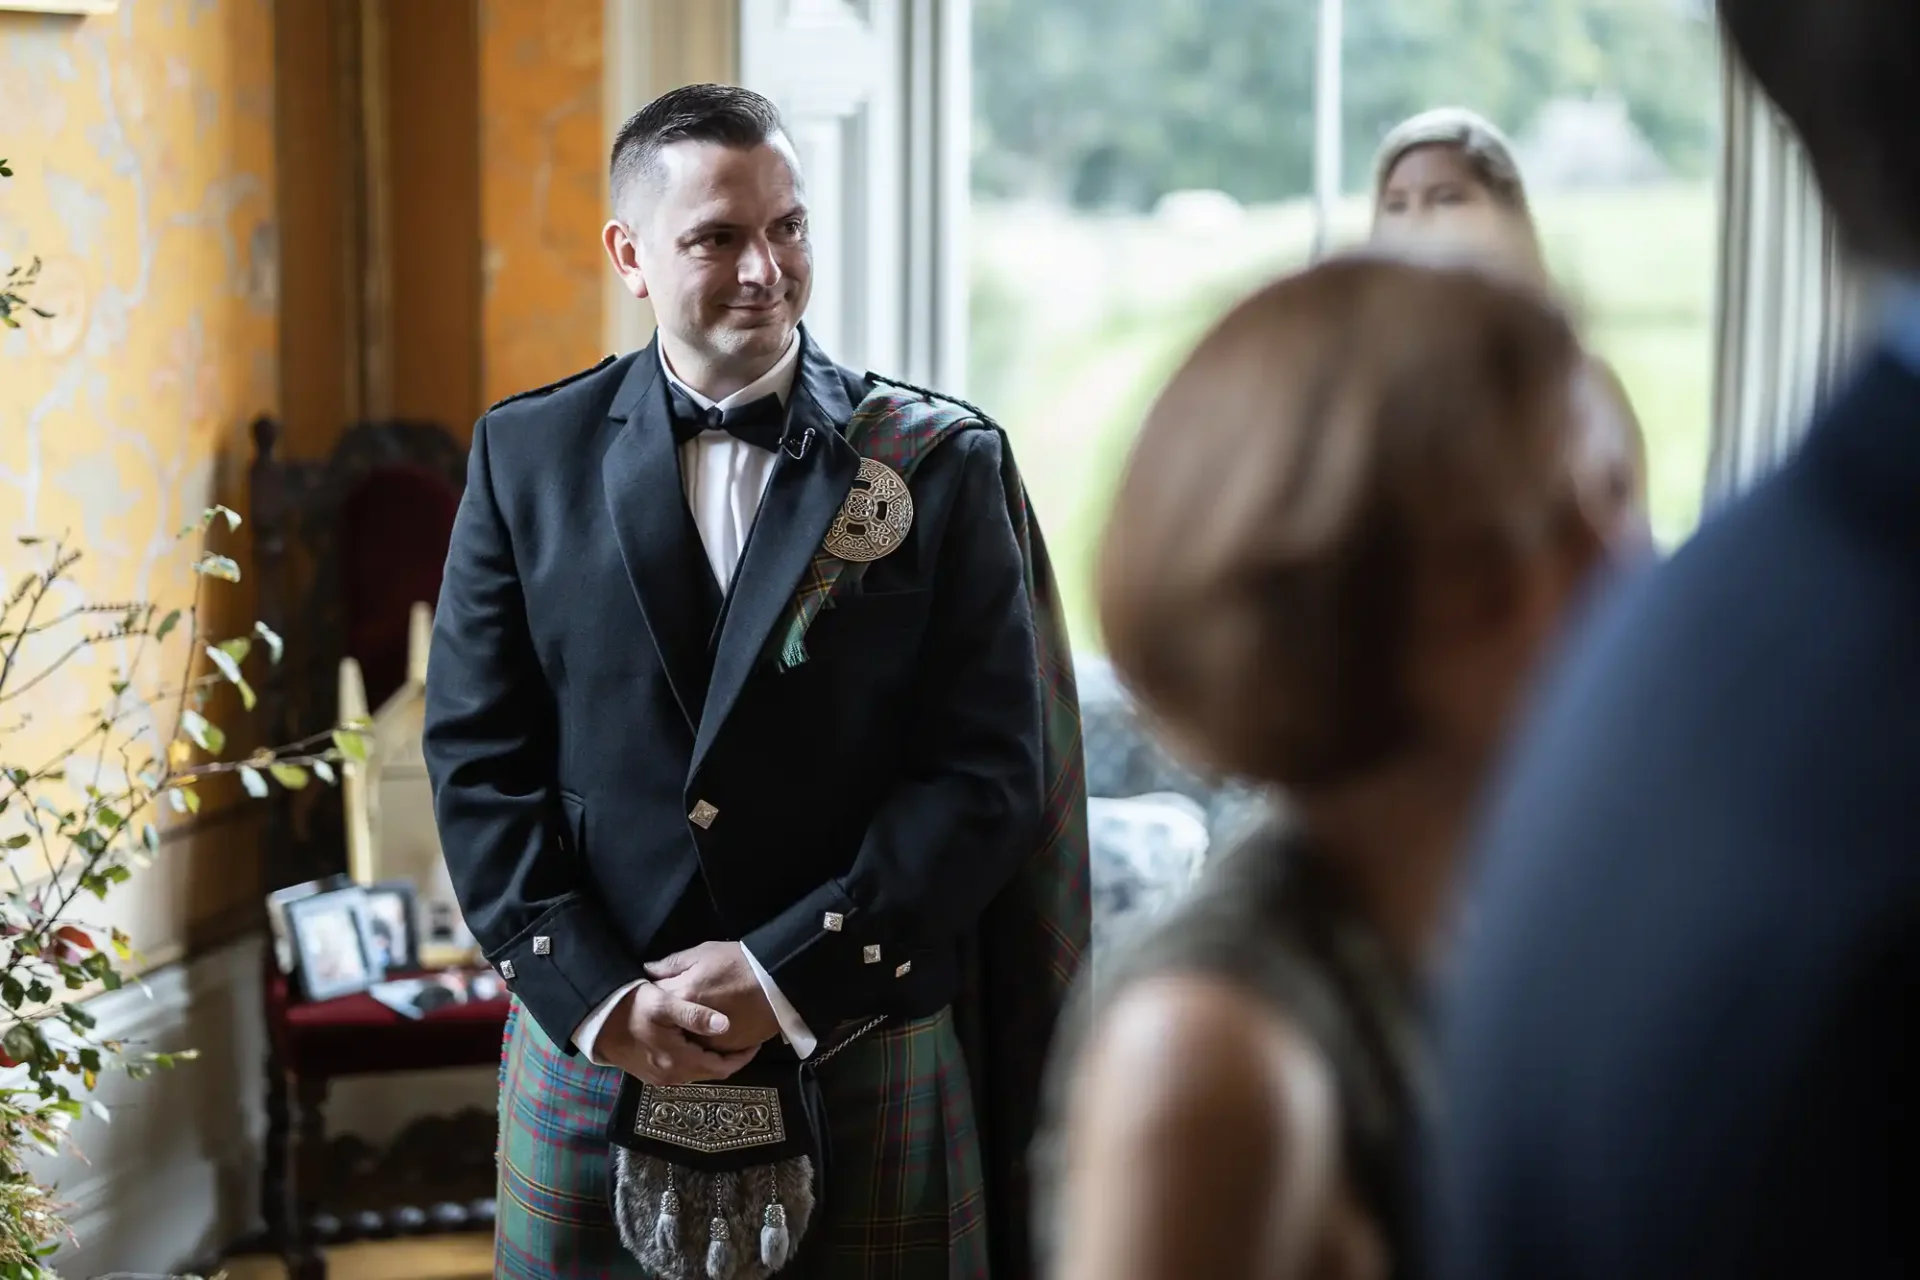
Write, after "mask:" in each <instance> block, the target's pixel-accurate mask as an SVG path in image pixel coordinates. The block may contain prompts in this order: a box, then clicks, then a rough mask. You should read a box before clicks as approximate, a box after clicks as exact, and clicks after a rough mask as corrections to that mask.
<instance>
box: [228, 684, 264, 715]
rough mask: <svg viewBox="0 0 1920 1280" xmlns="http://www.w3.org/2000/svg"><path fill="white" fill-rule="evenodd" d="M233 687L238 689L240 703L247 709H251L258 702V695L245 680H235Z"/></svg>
mask: <svg viewBox="0 0 1920 1280" xmlns="http://www.w3.org/2000/svg"><path fill="white" fill-rule="evenodd" d="M233 687H234V688H236V689H238V690H239V691H240V705H241V706H243V707H245V708H246V709H247V710H249V711H251V710H253V708H254V706H255V705H256V704H258V703H259V701H260V698H259V695H257V694H255V693H254V691H253V686H252V685H250V684H248V683H247V682H246V681H245V680H235V681H234V682H233Z"/></svg>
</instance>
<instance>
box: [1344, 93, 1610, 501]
mask: <svg viewBox="0 0 1920 1280" xmlns="http://www.w3.org/2000/svg"><path fill="white" fill-rule="evenodd" d="M1371 239H1372V242H1373V243H1374V244H1375V245H1377V246H1381V247H1385V248H1389V249H1399V250H1404V251H1408V252H1411V253H1413V254H1415V255H1419V256H1426V257H1428V258H1429V260H1447V259H1454V260H1457V261H1461V262H1465V263H1469V264H1472V265H1477V266H1480V267H1483V268H1486V269H1488V270H1492V271H1496V272H1498V273H1500V274H1502V275H1505V276H1507V277H1509V278H1510V279H1513V280H1515V281H1517V282H1520V283H1523V284H1526V285H1528V286H1531V287H1534V288H1538V289H1541V290H1544V291H1546V292H1548V293H1550V294H1552V293H1555V292H1557V289H1556V286H1555V284H1554V282H1553V276H1552V273H1551V272H1550V271H1549V270H1548V269H1547V259H1546V254H1545V252H1544V251H1543V250H1542V248H1541V244H1540V230H1539V226H1538V224H1537V223H1536V222H1535V221H1534V216H1533V206H1532V204H1531V203H1530V202H1529V201H1528V199H1527V187H1526V182H1525V181H1524V180H1523V179H1522V177H1521V176H1520V166H1519V163H1518V162H1517V161H1516V160H1515V159H1514V155H1513V147H1512V145H1511V144H1510V143H1509V142H1508V141H1507V138H1506V135H1504V134H1503V133H1501V132H1500V130H1499V129H1498V128H1496V127H1495V126H1494V125H1493V123H1492V122H1491V121H1489V120H1487V119H1486V118H1485V117H1483V116H1480V115H1478V114H1476V113H1475V112H1472V111H1469V110H1467V109H1466V108H1464V107H1438V108H1435V109H1434V110H1432V111H1423V112H1421V113H1420V114H1419V115H1416V116H1413V117H1411V118H1409V119H1407V120H1403V121H1401V122H1400V123H1399V124H1398V125H1395V126H1394V127H1393V128H1392V129H1390V130H1389V131H1388V132H1387V136H1386V137H1385V138H1384V139H1383V140H1382V141H1381V143H1380V149H1379V152H1378V154H1377V155H1376V156H1375V158H1374V182H1373V229H1372V234H1371ZM1580 394H1581V395H1583V396H1587V397H1590V398H1591V399H1592V402H1593V403H1592V405H1591V410H1592V412H1594V413H1596V414H1600V413H1606V414H1614V415H1617V418H1618V421H1617V423H1616V427H1617V430H1615V431H1612V432H1607V433H1604V443H1605V444H1606V445H1607V446H1608V447H1610V448H1612V449H1613V450H1614V454H1613V456H1612V457H1611V458H1610V459H1609V461H1608V464H1607V465H1608V466H1609V467H1610V468H1611V470H1610V472H1609V474H1610V475H1611V476H1612V477H1613V479H1612V483H1613V484H1615V485H1616V486H1619V487H1621V488H1622V489H1623V491H1624V492H1623V493H1622V494H1621V497H1622V499H1623V500H1624V499H1629V498H1630V499H1631V500H1632V502H1633V503H1634V504H1636V505H1637V504H1643V503H1644V502H1645V501H1646V483H1647V446H1646V437H1645V435H1644V433H1643V432H1642V430H1641V427H1640V420H1639V417H1638V416H1637V415H1636V414H1635V413H1634V411H1633V402H1632V400H1631V399H1630V398H1629V397H1628V395H1627V388H1626V385H1625V384H1624V383H1622V382H1621V381H1620V375H1619V374H1618V373H1616V372H1615V371H1614V369H1613V366H1611V365H1609V364H1608V363H1607V362H1606V361H1605V360H1602V359H1600V358H1599V357H1598V356H1595V355H1592V354H1589V355H1588V357H1587V359H1586V362H1585V368H1584V373H1583V376H1582V378H1581V389H1580Z"/></svg>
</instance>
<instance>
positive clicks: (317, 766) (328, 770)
mask: <svg viewBox="0 0 1920 1280" xmlns="http://www.w3.org/2000/svg"><path fill="white" fill-rule="evenodd" d="M313 773H314V776H315V777H317V778H319V779H320V781H322V782H324V783H326V784H327V785H328V786H332V785H333V784H334V782H335V778H334V774H333V766H332V765H330V764H328V763H327V762H326V761H325V760H315V761H314V762H313Z"/></svg>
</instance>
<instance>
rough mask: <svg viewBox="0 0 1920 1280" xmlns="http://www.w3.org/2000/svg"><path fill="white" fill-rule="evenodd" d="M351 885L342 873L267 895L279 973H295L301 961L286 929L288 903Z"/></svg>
mask: <svg viewBox="0 0 1920 1280" xmlns="http://www.w3.org/2000/svg"><path fill="white" fill-rule="evenodd" d="M352 883H353V881H352V880H351V879H350V878H348V877H347V875H346V874H345V873H339V874H335V875H330V876H322V877H321V878H320V879H318V880H308V881H306V882H305V883H303V884H293V885H288V886H287V887H286V888H284V889H275V890H274V891H273V892H272V893H270V894H268V895H267V934H268V936H269V937H271V938H272V939H273V958H274V961H275V962H276V963H277V964H278V965H279V966H280V972H282V973H292V972H293V970H294V967H295V964H296V961H297V959H298V957H297V956H296V955H295V954H294V949H293V935H292V933H290V932H289V931H288V930H287V904H289V903H293V902H298V901H300V899H302V898H311V897H313V896H314V895H315V894H317V893H325V892H327V891H328V890H330V889H343V888H345V887H346V886H348V885H350V884H352Z"/></svg>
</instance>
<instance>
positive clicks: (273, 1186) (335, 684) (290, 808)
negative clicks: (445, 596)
mask: <svg viewBox="0 0 1920 1280" xmlns="http://www.w3.org/2000/svg"><path fill="white" fill-rule="evenodd" d="M253 437H254V459H253V463H252V469H251V475H250V483H251V491H252V492H251V497H252V508H253V510H252V517H251V521H250V523H251V525H252V528H253V551H254V572H253V577H254V581H255V583H256V584H257V587H258V593H259V598H258V606H257V608H258V616H259V618H260V620H261V621H262V622H264V623H265V624H266V625H267V626H269V627H272V628H273V629H274V630H275V631H276V632H278V633H279V634H280V635H281V636H283V637H285V639H286V642H287V643H286V658H285V661H284V662H283V663H281V664H280V665H279V666H277V667H275V668H273V669H272V671H271V673H270V674H269V675H268V676H267V678H266V680H265V682H264V684H263V685H262V687H261V688H260V690H259V694H260V701H259V706H258V708H257V710H256V715H257V717H258V722H259V724H260V726H261V731H262V734H263V737H264V740H266V741H270V742H291V741H296V740H298V739H300V738H302V737H305V736H307V735H310V734H313V733H317V732H322V731H324V730H326V729H327V728H328V727H330V726H332V725H334V724H336V723H338V716H339V711H340V709H339V707H338V705H337V698H338V690H339V684H340V676H339V673H340V665H341V659H343V658H345V657H348V656H351V657H353V658H354V659H355V660H357V662H358V663H359V665H360V668H361V671H362V672H363V674H364V680H365V687H366V694H367V696H368V698H370V699H371V700H372V703H373V705H375V706H378V705H379V704H380V703H381V701H382V700H384V699H385V698H386V697H387V696H388V694H390V693H391V692H392V691H393V690H394V689H395V688H397V687H398V686H399V685H400V683H401V682H402V680H404V679H405V678H406V674H407V642H408V631H409V615H410V613H411V611H412V606H413V604H414V602H415V601H418V600H428V601H431V600H434V599H436V598H437V597H438V595H439V589H440V573H441V569H442V566H443V565H444V563H445V559H446V552H447V543H448V538H449V536H450V534H451V531H452V527H453V516H454V512H455V510H456V509H457V507H458V505H459V500H460V495H461V493H462V491H463V489H464V487H465V482H466V450H465V449H464V448H463V447H462V446H461V445H460V444H459V443H458V442H456V441H455V440H454V439H453V437H452V436H451V435H449V434H448V432H447V431H446V430H445V429H443V428H441V427H439V426H436V425H433V424H431V423H419V422H376V423H364V424H360V425H357V426H354V427H352V428H350V429H349V430H348V431H347V432H346V433H345V435H344V436H342V438H341V440H340V442H339V444H338V445H337V447H336V448H335V449H334V450H333V452H332V453H331V454H330V455H329V456H327V457H326V458H322V459H313V460H307V459H291V458H287V457H284V456H283V455H282V454H281V452H280V429H279V425H278V424H277V423H276V422H274V421H272V420H270V419H265V418H263V419H260V420H259V421H256V422H255V423H254V424H253ZM263 803H264V804H265V806H266V810H267V812H266V821H265V825H264V831H263V837H262V848H261V857H262V865H263V871H264V877H265V882H266V883H265V888H266V889H267V890H268V891H272V890H274V889H278V888H283V887H287V886H291V885H295V884H301V883H305V882H307V881H311V880H316V879H319V878H321V877H323V876H327V875H332V874H336V873H340V872H344V871H345V870H346V869H347V863H346V841H345V837H344V831H345V824H344V821H343V815H342V811H341V801H340V793H339V792H338V791H337V790H336V789H334V788H331V787H309V788H306V789H305V790H303V791H300V792H290V791H285V790H282V789H280V788H275V789H274V792H273V794H272V796H271V797H270V798H269V799H268V800H266V801H264V802H263ZM266 952H267V955H266V967H267V972H266V975H265V979H266V981H265V990H266V1000H265V1010H264V1013H265V1017H266V1022H267V1032H268V1034H267V1042H268V1046H269V1048H268V1056H267V1063H266V1076H267V1079H266V1084H267V1118H268V1131H267V1144H266V1164H265V1169H264V1171H263V1174H262V1179H261V1207H262V1211H263V1215H264V1217H265V1219H266V1229H267V1237H268V1240H267V1245H268V1247H269V1248H270V1249H271V1250H272V1251H274V1252H277V1253H279V1254H280V1255H281V1256H282V1257H283V1258H284V1259H285V1261H286V1264H287V1268H288V1273H289V1275H290V1276H292V1277H294V1278H295V1280H320V1277H323V1276H324V1274H325V1266H324V1262H323V1261H322V1258H321V1255H320V1252H319V1248H320V1245H321V1244H323V1243H328V1242H329V1241H330V1239H345V1238H353V1237H354V1236H357V1235H364V1234H385V1233H393V1232H404V1231H408V1230H419V1229H423V1228H427V1227H431V1228H433V1229H441V1230H444V1229H449V1228H455V1229H457V1228H460V1227H471V1228H486V1227H490V1225H491V1220H490V1213H491V1205H490V1202H489V1203H483V1204H481V1205H480V1206H478V1211H464V1210H463V1211H461V1212H457V1213H456V1212H451V1211H450V1209H449V1207H448V1206H441V1211H440V1212H439V1213H437V1214H430V1213H429V1212H428V1211H427V1210H426V1209H425V1208H423V1207H421V1206H417V1205H397V1206H393V1207H392V1208H391V1209H389V1210H388V1211H387V1212H385V1213H384V1214H380V1213H374V1212H361V1213H358V1214H355V1215H351V1216H350V1217H349V1219H348V1221H347V1222H346V1223H345V1224H344V1225H342V1224H341V1223H340V1220H339V1219H338V1218H337V1217H335V1216H333V1215H330V1214H325V1213H323V1212H321V1211H322V1209H323V1206H322V1204H321V1203H320V1195H321V1191H322V1187H321V1185H320V1183H321V1181H322V1178H321V1172H322V1171H321V1165H322V1163H323V1161H324V1160H325V1151H326V1132H325V1119H324V1107H325V1102H326V1096H327V1091H328V1085H329V1083H330V1082H331V1081H333V1080H337V1079H340V1078H342V1077H344V1076H355V1075H368V1074H378V1073H386V1072H395V1071H417V1070H423V1069H433V1068H449V1067H472V1066H482V1065H487V1064H491V1063H495V1062H498V1060H499V1055H500V1037H501V1030H502V1027H503V1024H504V1021H505V1017H506V1011H507V1001H506V998H505V996H504V995H503V996H502V997H501V998H499V999H496V1000H490V1001H484V1002H474V1003H468V1004H464V1005H455V1006H452V1007H448V1008H443V1009H439V1010H436V1011H434V1012H433V1013H430V1014H428V1015H427V1016H426V1017H425V1018H423V1019H420V1020H417V1021H416V1020H410V1019H407V1018H403V1017H401V1016H400V1015H399V1014H396V1013H394V1012H393V1011H392V1010H390V1009H388V1008H386V1007H385V1006H383V1005H381V1004H380V1003H378V1002H377V1001H375V1000H374V999H373V998H372V997H371V996H368V995H365V994H361V995H355V996H347V997H343V998H340V999H336V1000H327V1001H321V1002H313V1003H309V1002H306V1001H303V1000H301V999H300V998H299V997H298V994H297V992H296V991H292V990H290V989H289V983H288V979H287V977H286V975H284V974H282V973H281V972H280V970H279V966H278V964H277V963H276V962H275V960H274V958H273V955H272V949H271V948H267V949H266ZM487 1142H488V1145H487V1148H486V1151H487V1155H488V1156H489V1157H490V1155H491V1138H490V1137H488V1139H487ZM452 1208H453V1209H458V1206H452Z"/></svg>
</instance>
